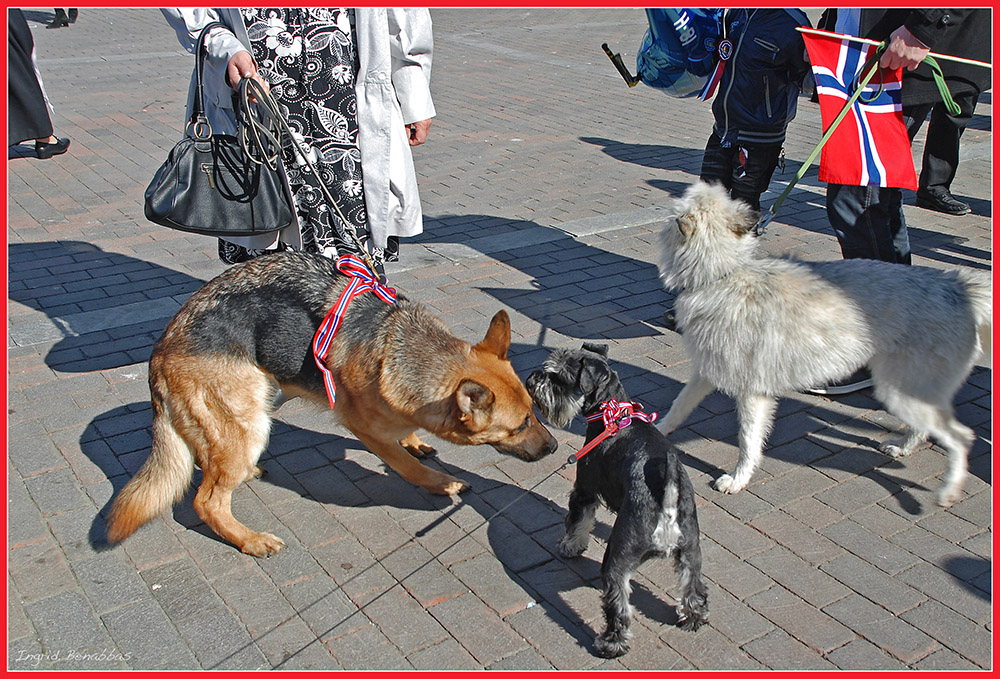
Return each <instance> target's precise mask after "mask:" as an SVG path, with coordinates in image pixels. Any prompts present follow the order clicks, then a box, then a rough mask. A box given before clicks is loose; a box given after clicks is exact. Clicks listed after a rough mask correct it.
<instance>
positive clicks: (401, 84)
mask: <svg viewBox="0 0 1000 679" xmlns="http://www.w3.org/2000/svg"><path fill="white" fill-rule="evenodd" d="M386 11H387V13H388V19H389V46H390V56H391V58H392V85H393V88H394V89H395V91H396V98H397V99H398V100H399V107H400V109H401V111H402V113H403V122H404V123H406V124H409V123H414V122H417V121H420V120H427V119H428V118H433V117H434V116H435V115H436V111H435V110H434V103H433V101H432V100H431V57H432V54H433V51H434V32H433V29H432V27H431V13H430V11H429V10H428V9H426V8H390V9H388V10H386Z"/></svg>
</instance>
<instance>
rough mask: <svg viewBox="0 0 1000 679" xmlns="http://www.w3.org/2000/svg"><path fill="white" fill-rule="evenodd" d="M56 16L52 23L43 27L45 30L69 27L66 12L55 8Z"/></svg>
mask: <svg viewBox="0 0 1000 679" xmlns="http://www.w3.org/2000/svg"><path fill="white" fill-rule="evenodd" d="M55 12H56V15H55V17H53V18H52V22H51V23H49V24H48V25H46V26H45V28H63V27H64V26H69V18H68V17H67V16H66V10H64V9H63V8H62V7H56V8H55Z"/></svg>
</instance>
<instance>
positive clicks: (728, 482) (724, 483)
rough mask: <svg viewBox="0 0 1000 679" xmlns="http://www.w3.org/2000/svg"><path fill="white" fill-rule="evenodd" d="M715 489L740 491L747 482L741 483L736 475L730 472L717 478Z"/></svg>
mask: <svg viewBox="0 0 1000 679" xmlns="http://www.w3.org/2000/svg"><path fill="white" fill-rule="evenodd" d="M714 485H715V489H716V490H720V491H722V492H723V493H729V494H732V493H738V492H740V491H741V490H743V488H744V487H745V486H746V485H747V484H745V483H740V482H739V481H737V480H736V479H735V478H734V477H732V476H730V475H729V474H723V475H722V476H720V477H719V478H717V479H716V480H715V484H714Z"/></svg>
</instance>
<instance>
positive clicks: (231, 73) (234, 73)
mask: <svg viewBox="0 0 1000 679" xmlns="http://www.w3.org/2000/svg"><path fill="white" fill-rule="evenodd" d="M242 78H253V79H254V80H256V81H257V82H258V83H260V86H261V87H263V88H264V91H265V92H270V91H271V88H270V87H268V84H267V82H265V81H264V79H263V78H262V77H261V76H260V73H259V72H258V71H257V64H256V63H254V60H253V57H252V56H250V53H249V52H247V51H246V50H241V51H239V52H237V53H236V54H234V55H233V58H232V59H230V60H229V66H227V67H226V82H227V83H229V86H230V87H232V88H233V89H234V90H235V89H237V88H238V87H239V85H240V80H241V79H242Z"/></svg>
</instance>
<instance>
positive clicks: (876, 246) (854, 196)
mask: <svg viewBox="0 0 1000 679" xmlns="http://www.w3.org/2000/svg"><path fill="white" fill-rule="evenodd" d="M826 213H827V216H828V217H829V219H830V225H831V226H832V227H833V232H834V233H835V234H836V236H837V240H838V241H839V242H840V250H841V252H842V253H843V255H844V259H879V260H882V261H884V262H899V261H900V258H901V255H906V254H908V253H909V246H908V245H907V246H906V247H905V248H904V249H905V252H904V253H898V252H897V241H898V242H900V243H902V242H907V243H908V236H907V234H906V223H905V222H904V221H903V219H902V192H901V191H900V190H899V189H884V188H880V187H878V186H847V185H844V184H829V185H827V188H826ZM890 213H891V214H890Z"/></svg>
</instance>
